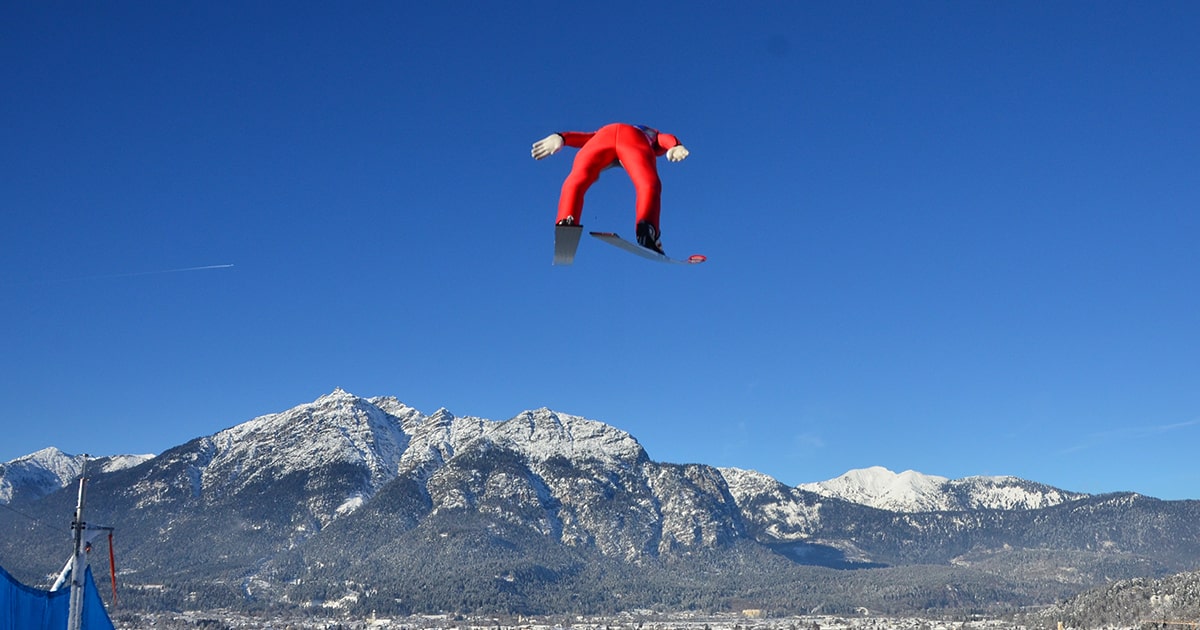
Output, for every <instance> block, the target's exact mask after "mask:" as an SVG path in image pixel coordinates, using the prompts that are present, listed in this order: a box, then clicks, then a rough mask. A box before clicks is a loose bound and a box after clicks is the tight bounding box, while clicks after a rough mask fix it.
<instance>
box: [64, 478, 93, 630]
mask: <svg viewBox="0 0 1200 630" xmlns="http://www.w3.org/2000/svg"><path fill="white" fill-rule="evenodd" d="M87 460H88V456H87V455H86V454H84V456H83V472H82V475H81V476H80V478H79V502H78V503H76V504H75V520H74V521H72V522H71V529H72V530H74V533H75V556H74V557H73V558H72V560H71V609H70V612H69V613H68V615H67V630H81V629H82V627H83V592H84V582H85V580H86V578H85V575H86V573H87V550H86V547H85V545H84V541H83V530H84V528H86V527H87V524H86V523H84V521H83V503H84V497H85V494H86V490H87Z"/></svg>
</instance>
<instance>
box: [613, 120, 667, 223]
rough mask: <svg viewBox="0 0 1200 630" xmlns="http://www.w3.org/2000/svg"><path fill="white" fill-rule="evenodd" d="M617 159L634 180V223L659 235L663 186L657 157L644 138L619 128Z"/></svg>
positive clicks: (634, 130) (636, 131)
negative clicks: (642, 225) (646, 226)
mask: <svg viewBox="0 0 1200 630" xmlns="http://www.w3.org/2000/svg"><path fill="white" fill-rule="evenodd" d="M616 145H617V150H616V153H617V158H618V159H620V160H621V166H623V167H625V172H626V173H629V179H631V180H633V188H634V190H635V191H637V214H636V222H637V223H641V222H643V221H645V222H647V223H649V224H650V225H653V226H654V229H655V231H658V229H659V227H658V216H659V212H660V210H661V209H662V182H661V181H660V180H659V179H658V164H657V156H655V155H654V148H653V147H651V146H650V141H649V140H647V139H646V134H644V133H642V132H641V130H639V129H638V128H636V127H632V126H630V125H620V127H619V128H618V130H617V141H616Z"/></svg>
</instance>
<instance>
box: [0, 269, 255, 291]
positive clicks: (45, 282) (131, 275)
mask: <svg viewBox="0 0 1200 630" xmlns="http://www.w3.org/2000/svg"><path fill="white" fill-rule="evenodd" d="M231 267H233V265H231V264H228V265H202V266H199V267H182V268H179V269H157V270H154V271H133V272H128V273H107V274H100V275H96V276H76V277H74V278H58V279H47V280H41V281H31V282H22V283H15V284H13V283H8V284H5V283H0V286H3V287H19V286H38V285H48V284H60V283H65V282H83V281H86V280H111V279H113V278H136V277H138V276H155V275H161V274H164V273H183V272H185V271H207V270H209V269H229V268H231Z"/></svg>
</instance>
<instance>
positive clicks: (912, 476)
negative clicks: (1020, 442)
mask: <svg viewBox="0 0 1200 630" xmlns="http://www.w3.org/2000/svg"><path fill="white" fill-rule="evenodd" d="M797 488H799V489H801V490H807V491H809V492H815V493H817V494H820V495H823V496H828V497H836V498H839V499H843V500H846V501H850V502H853V503H858V504H861V505H867V506H870V507H874V508H878V509H882V510H890V511H893V512H946V511H962V510H979V509H984V510H1032V509H1040V508H1045V507H1051V506H1054V505H1059V504H1061V503H1065V502H1068V501H1075V500H1077V499H1082V498H1084V497H1086V496H1088V495H1086V494H1081V493H1074V492H1067V491H1064V490H1060V489H1058V488H1053V487H1051V486H1047V485H1044V484H1039V483H1034V482H1031V481H1026V480H1024V479H1019V478H1017V477H1009V476H995V477H985V476H975V477H965V478H963V479H949V478H946V477H939V476H936V475H926V474H923V473H919V472H916V471H912V470H906V471H904V472H902V473H895V472H892V471H890V470H888V469H887V468H883V467H882V466H872V467H870V468H863V469H857V470H851V471H849V472H847V473H846V474H844V475H842V476H840V477H837V478H834V479H830V480H828V481H820V482H816V483H805V484H800V485H799V486H797Z"/></svg>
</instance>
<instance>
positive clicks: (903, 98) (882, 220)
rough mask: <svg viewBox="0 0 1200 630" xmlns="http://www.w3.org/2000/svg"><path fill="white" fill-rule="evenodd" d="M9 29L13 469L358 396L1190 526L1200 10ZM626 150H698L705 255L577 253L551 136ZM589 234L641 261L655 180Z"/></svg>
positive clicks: (731, 460)
mask: <svg viewBox="0 0 1200 630" xmlns="http://www.w3.org/2000/svg"><path fill="white" fill-rule="evenodd" d="M427 5H428V6H427ZM0 14H2V17H3V19H0V59H2V63H0V84H2V85H4V86H5V87H4V96H3V97H2V98H0V119H2V120H3V121H4V124H3V125H4V126H3V128H4V134H3V136H4V137H3V142H0V207H2V208H3V216H4V229H3V232H2V235H0V265H2V266H3V269H4V270H5V273H4V279H3V280H0V291H2V295H3V305H4V307H3V309H0V339H2V340H3V341H2V343H3V348H2V352H0V409H2V410H3V411H2V412H0V413H2V415H3V423H4V427H5V430H4V437H3V439H2V440H0V461H7V460H10V459H13V458H16V457H19V456H21V455H24V454H27V453H30V452H32V451H35V450H37V449H40V448H43V447H46V446H50V445H54V446H58V447H59V448H62V449H63V450H65V451H67V452H72V453H79V452H90V453H93V454H111V453H118V452H138V453H142V452H146V453H157V452H161V451H163V450H165V449H167V448H169V447H171V446H174V445H177V444H180V443H183V442H185V441H187V440H189V439H192V438H194V437H198V436H202V435H209V434H211V433H214V432H216V431H218V430H220V429H223V428H225V427H228V426H232V425H234V424H237V423H240V422H242V421H244V420H248V419H250V418H252V417H254V416H258V415H262V414H266V413H272V412H277V411H282V410H285V409H287V408H290V407H292V406H295V405H297V404H300V403H304V402H307V401H311V400H313V399H315V398H317V397H319V396H321V395H323V394H326V393H328V392H330V391H332V390H333V389H334V388H335V387H342V388H344V389H346V390H347V391H350V392H352V393H355V394H358V395H360V396H376V395H392V396H396V397H397V398H399V399H400V400H402V401H403V402H405V403H407V404H409V405H411V406H413V407H416V408H417V409H419V410H421V411H423V412H425V413H432V412H434V411H435V410H437V409H438V408H439V407H446V408H447V409H449V410H450V411H451V412H453V413H455V414H456V415H460V416H466V415H473V416H481V417H485V418H491V419H495V420H503V419H506V418H510V417H512V416H514V415H516V414H518V413H520V412H521V411H523V410H526V409H533V408H538V407H543V406H546V407H550V408H552V409H555V410H558V411H562V412H567V413H573V414H578V415H582V416H585V417H589V418H594V419H597V420H602V421H604V422H608V423H610V424H613V425H615V426H617V427H619V428H621V429H624V430H626V431H629V432H630V433H631V434H633V435H634V436H635V437H637V438H638V439H639V441H641V443H642V444H643V445H644V446H645V447H646V449H647V450H648V452H649V453H650V455H651V457H652V458H654V459H656V460H660V461H669V462H703V463H708V464H713V465H721V466H738V467H742V468H750V469H756V470H760V471H762V472H765V473H768V474H771V475H773V476H775V477H776V478H778V479H780V480H781V481H784V482H786V483H790V484H797V483H802V482H807V481H818V480H823V479H828V478H831V477H834V476H837V475H839V474H841V473H843V472H845V471H847V470H849V469H852V468H861V467H866V466H871V465H882V466H886V467H889V468H891V469H893V470H896V471H903V470H907V469H913V470H918V471H921V472H924V473H927V474H937V475H944V476H948V477H961V476H967V475H976V474H1011V475H1017V476H1021V477H1025V478H1028V479H1033V480H1036V481H1041V482H1044V483H1049V484H1053V485H1056V486H1059V487H1063V488H1066V489H1069V490H1075V491H1084V492H1108V491H1119V490H1133V491H1137V492H1141V493H1144V494H1148V495H1151V496H1157V497H1160V498H1167V499H1180V498H1200V492H1198V491H1197V490H1196V488H1197V484H1198V483H1200V468H1198V467H1197V466H1196V463H1195V454H1196V447H1197V445H1198V444H1200V387H1198V385H1200V362H1198V361H1197V357H1200V326H1198V325H1197V324H1198V323H1200V297H1197V296H1198V295H1200V291H1197V287H1198V286H1200V271H1198V270H1200V254H1198V253H1197V252H1198V251H1200V247H1197V245H1200V242H1198V240H1200V239H1198V238H1197V236H1198V235H1200V219H1198V217H1197V212H1196V209H1197V208H1198V207H1200V193H1198V189H1197V184H1196V175H1197V172H1200V171H1198V166H1200V125H1197V124H1196V114H1195V112H1196V111H1200V64H1197V63H1196V60H1197V59H1200V40H1198V39H1197V38H1196V37H1195V32H1196V29H1197V27H1200V5H1197V4H1196V3H1192V2H1137V3H1134V2H1125V3H1116V2H836V3H835V2H760V3H733V2H727V3H707V2H680V3H675V2H666V3H653V6H651V7H647V6H644V3H623V2H612V3H606V4H604V5H596V4H594V3H591V4H585V3H556V2H524V3H417V2H357V3H304V2H286V3H283V2H280V3H272V2H258V3H242V2H238V3H232V2H231V3H223V2H171V3H126V2H112V3H101V4H100V5H97V4H96V3H83V2H55V3H48V2H35V3H15V2H11V3H5V4H4V5H3V6H2V7H0ZM614 121H622V122H631V123H644V124H648V125H652V126H655V127H658V128H660V129H662V130H663V131H667V132H670V133H674V134H676V135H677V136H679V138H680V139H681V140H682V141H683V142H684V144H685V145H687V147H688V148H689V149H690V150H691V156H690V157H689V158H688V159H687V160H686V161H684V162H682V163H678V164H672V163H668V162H666V161H665V160H660V163H659V171H660V175H661V177H662V180H663V187H664V196H663V218H662V229H663V243H664V246H665V247H666V249H667V252H668V253H670V254H675V255H679V256H682V255H687V254H691V253H704V254H706V255H708V257H709V262H707V263H706V264H704V265H700V266H698V267H675V266H667V265H658V264H655V263H651V262H648V261H645V260H642V259H639V258H636V257H633V256H630V255H628V254H626V253H624V252H620V251H618V250H616V249H614V248H610V247H607V246H604V245H603V244H602V243H598V242H592V241H585V242H583V243H582V244H581V247H580V250H579V253H578V257H577V259H576V263H575V265H573V266H571V267H553V266H552V265H551V264H550V261H551V257H552V231H553V230H552V223H553V219H554V215H555V211H556V204H557V197H558V191H559V187H560V186H561V182H562V179H563V177H564V176H565V175H566V173H567V172H568V170H569V169H570V165H571V159H572V157H573V155H574V150H573V149H570V148H568V149H564V151H563V152H562V153H560V154H559V155H556V156H553V157H551V158H549V159H547V160H545V161H541V162H535V161H534V160H532V159H530V157H529V146H530V144H531V143H532V142H533V141H535V140H537V139H539V138H542V137H543V136H545V135H547V134H548V133H551V132H553V131H559V130H592V129H595V128H597V127H599V126H601V125H603V124H606V123H609V122H614ZM583 222H584V224H585V225H586V226H587V227H589V228H592V229H603V230H614V231H617V232H619V233H625V234H631V233H632V229H633V189H632V185H631V184H630V183H629V181H628V179H627V178H626V177H625V176H624V174H623V173H621V172H619V171H611V172H608V173H606V174H605V175H604V176H603V177H602V178H601V180H600V181H599V182H598V183H597V184H596V185H595V186H594V187H593V188H592V190H591V192H590V193H589V195H588V197H587V202H586V206H585V210H584V219H583ZM211 265H233V267H222V268H217V269H204V270H192V271H177V270H182V269H191V268H194V267H204V266H211Z"/></svg>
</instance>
